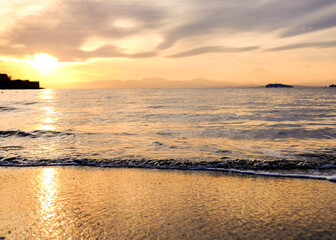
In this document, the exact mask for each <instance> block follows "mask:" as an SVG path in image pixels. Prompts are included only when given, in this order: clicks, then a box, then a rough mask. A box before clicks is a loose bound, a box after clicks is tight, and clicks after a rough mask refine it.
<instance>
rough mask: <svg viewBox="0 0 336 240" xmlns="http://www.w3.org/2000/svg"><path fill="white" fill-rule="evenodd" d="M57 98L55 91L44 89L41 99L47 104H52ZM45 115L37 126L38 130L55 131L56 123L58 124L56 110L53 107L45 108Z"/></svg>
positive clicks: (43, 108)
mask: <svg viewBox="0 0 336 240" xmlns="http://www.w3.org/2000/svg"><path fill="white" fill-rule="evenodd" d="M54 98H55V93H54V90H53V89H44V90H42V91H41V95H40V99H41V100H43V101H45V102H47V103H52V102H53V101H54ZM41 110H42V112H43V114H42V115H41V118H40V120H39V124H38V125H36V126H35V129H37V130H46V131H54V130H56V127H55V125H54V124H55V122H57V120H58V118H57V117H55V115H56V112H55V108H54V107H51V106H44V107H42V108H41Z"/></svg>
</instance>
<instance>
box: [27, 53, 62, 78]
mask: <svg viewBox="0 0 336 240" xmlns="http://www.w3.org/2000/svg"><path fill="white" fill-rule="evenodd" d="M32 66H33V67H34V68H35V69H36V70H38V71H41V72H43V73H49V72H51V71H53V70H55V69H56V68H57V67H58V62H57V58H55V57H53V56H50V55H49V54H46V53H39V54H35V55H34V56H33V60H32Z"/></svg>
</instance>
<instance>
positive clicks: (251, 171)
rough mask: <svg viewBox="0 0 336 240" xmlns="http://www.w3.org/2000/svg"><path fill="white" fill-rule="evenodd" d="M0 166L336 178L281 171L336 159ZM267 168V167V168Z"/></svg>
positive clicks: (333, 164) (328, 165)
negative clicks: (136, 169) (80, 167)
mask: <svg viewBox="0 0 336 240" xmlns="http://www.w3.org/2000/svg"><path fill="white" fill-rule="evenodd" d="M0 166H3V167H4V166H5V167H34V166H90V167H110V168H146V169H174V170H194V171H201V170H203V171H204V170H206V171H220V172H229V173H236V174H247V175H256V176H265V177H286V178H307V179H317V180H328V181H333V182H336V175H331V176H328V175H320V174H319V175H314V174H308V173H307V174H303V173H288V172H285V173H284V172H280V170H313V169H315V170H318V169H323V170H326V169H336V161H335V160H333V161H322V162H319V163H317V162H312V161H311V162H309V161H286V160H279V161H257V160H255V161H248V160H243V159H240V160H223V161H212V162H207V161H200V162H191V161H181V160H175V159H165V160H147V159H137V160H129V159H110V160H107V159H103V160H102V159H100V160H98V159H88V158H84V159H73V158H59V159H40V160H34V161H33V160H28V159H24V158H20V157H9V158H3V157H0ZM265 170H268V172H267V171H265Z"/></svg>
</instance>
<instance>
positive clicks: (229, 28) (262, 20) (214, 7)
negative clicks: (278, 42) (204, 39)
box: [158, 0, 336, 49]
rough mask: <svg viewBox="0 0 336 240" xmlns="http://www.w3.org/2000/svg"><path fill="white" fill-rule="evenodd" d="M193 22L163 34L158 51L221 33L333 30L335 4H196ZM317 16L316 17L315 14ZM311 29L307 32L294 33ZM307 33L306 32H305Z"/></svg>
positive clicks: (322, 0)
mask: <svg viewBox="0 0 336 240" xmlns="http://www.w3.org/2000/svg"><path fill="white" fill-rule="evenodd" d="M194 5H195V6H198V8H197V9H194V13H193V14H194V16H195V17H194V18H192V19H191V20H189V21H187V22H182V23H181V24H180V25H179V26H178V27H176V28H173V29H172V30H171V31H170V32H168V33H167V34H166V37H165V41H164V42H162V43H161V44H160V45H159V46H158V48H159V49H166V48H169V47H171V46H173V45H174V44H175V43H176V42H177V41H179V40H181V39H184V38H190V37H197V36H204V35H210V34H212V33H215V32H220V33H222V34H223V35H227V34H233V33H242V32H250V31H255V32H259V33H266V34H267V33H269V32H272V31H275V30H283V31H284V32H283V33H282V35H281V36H280V37H289V36H294V35H299V34H304V33H308V32H313V31H318V30H321V29H326V28H332V27H336V21H335V19H336V15H335V14H334V11H333V12H331V13H330V8H335V9H336V2H335V1H334V0H319V1H318V0H305V1H295V2H293V1H289V0H274V1H262V0H259V1H258V0H253V1H252V0H247V1H239V2H237V1H235V0H227V1H219V0H208V1H202V0H196V1H195V3H194ZM316 12H318V13H319V14H315V13H316ZM305 26H312V27H311V28H309V30H306V31H297V30H296V29H302V28H304V27H305ZM307 29H308V28H307Z"/></svg>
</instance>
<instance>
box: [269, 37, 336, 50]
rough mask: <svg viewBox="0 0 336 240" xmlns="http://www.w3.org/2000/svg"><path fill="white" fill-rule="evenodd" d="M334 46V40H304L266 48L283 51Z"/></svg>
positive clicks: (335, 45)
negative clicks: (303, 41)
mask: <svg viewBox="0 0 336 240" xmlns="http://www.w3.org/2000/svg"><path fill="white" fill-rule="evenodd" d="M334 47H336V40H335V41H326V42H305V43H295V44H289V45H286V46H281V47H276V48H271V49H268V50H267V51H284V50H292V49H299V48H334Z"/></svg>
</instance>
